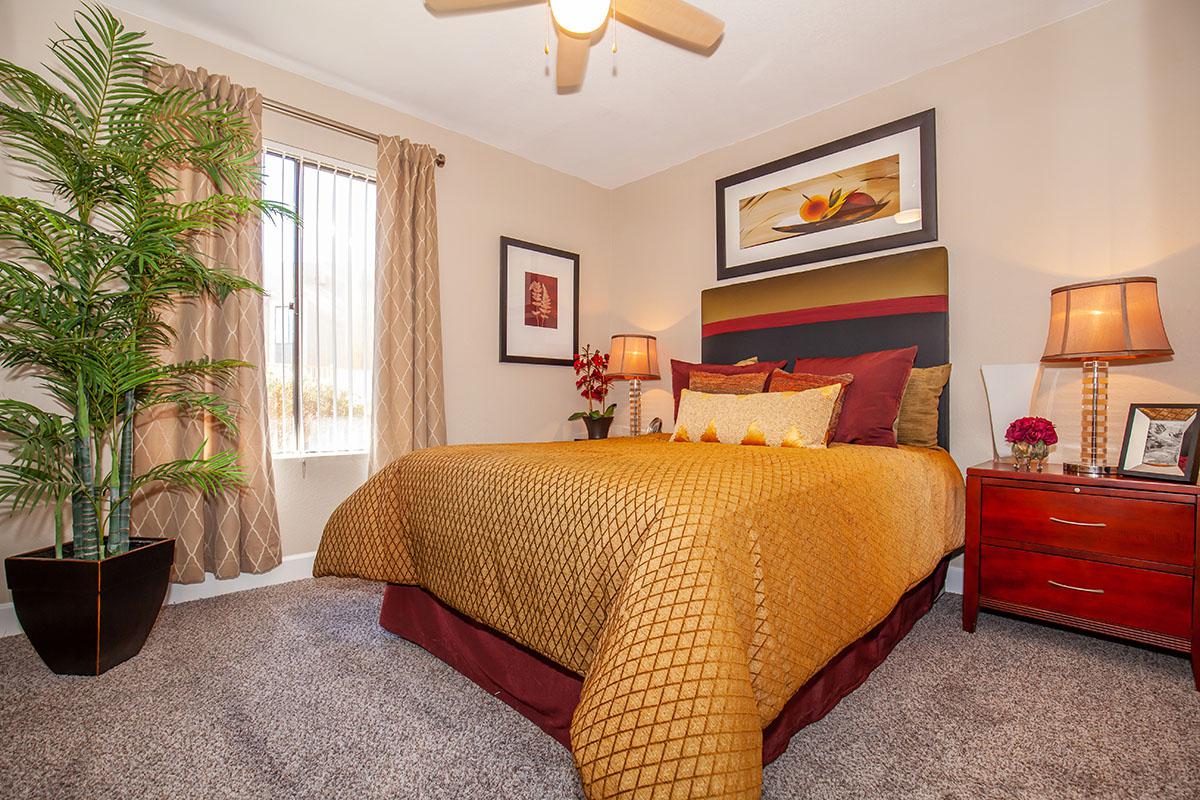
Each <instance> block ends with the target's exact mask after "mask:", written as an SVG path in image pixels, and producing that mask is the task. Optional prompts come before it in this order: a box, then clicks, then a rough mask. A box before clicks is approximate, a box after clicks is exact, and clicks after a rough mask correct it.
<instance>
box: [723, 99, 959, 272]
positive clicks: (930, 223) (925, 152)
mask: <svg viewBox="0 0 1200 800" xmlns="http://www.w3.org/2000/svg"><path fill="white" fill-rule="evenodd" d="M935 117H936V115H935V109H932V108H931V109H928V110H926V111H922V112H920V113H917V114H913V115H911V116H908V117H904V118H903V119H898V120H895V121H893V122H888V123H886V124H884V125H879V126H877V127H874V128H871V129H870V130H865V131H862V132H861V133H856V134H853V135H851V136H846V137H844V138H841V139H838V140H836V141H833V142H829V143H827V144H823V145H820V146H818V147H813V148H810V149H808V150H804V151H802V152H799V153H796V154H795V155H791V156H786V157H784V158H780V159H777V160H775V161H770V162H768V163H766V164H763V165H761V166H758V167H754V168H752V169H748V170H744V171H742V172H738V173H736V174H734V175H729V176H726V177H724V178H721V179H720V180H718V181H717V183H716V201H717V203H716V215H717V280H718V281H722V280H727V279H729V278H738V277H742V276H743V275H754V274H757V273H759V272H770V271H772V270H777V269H786V268H787V267H795V266H799V265H801V264H813V263H816V262H819V261H830V260H833V259H837V258H845V257H847V256H857V255H862V254H863V253H873V252H876V251H879V250H892V249H895V248H897V247H908V246H910V245H915V244H923V243H925V242H932V241H936V240H937V236H938V233H937V142H936V137H937V132H936V124H935V123H936V119H935ZM914 128H915V129H918V130H919V138H920V144H919V148H920V153H921V175H920V183H921V227H920V228H919V229H917V230H911V231H904V232H901V233H897V234H893V235H891V236H880V237H876V238H872V239H864V240H861V241H857V242H849V243H846V244H839V245H833V246H830V247H823V248H819V249H815V250H809V251H806V252H803V253H795V254H790V255H785V256H778V257H775V258H768V259H764V260H762V261H755V262H751V263H748V264H740V265H738V266H733V267H729V266H726V257H725V246H726V241H727V240H726V237H727V236H728V232H727V231H726V230H725V190H726V189H728V188H729V187H731V186H736V185H737V184H739V183H744V182H745V181H749V180H754V179H756V178H761V177H763V176H764V175H770V174H771V173H773V172H779V171H781V170H785V169H789V168H791V167H794V166H796V165H798V164H803V163H805V162H808V161H813V160H815V159H818V158H824V157H825V156H829V155H833V154H836V153H838V152H840V151H842V150H848V149H850V148H852V147H858V146H859V145H863V144H867V143H868V142H873V141H875V140H876V139H883V138H885V137H888V136H893V135H895V134H897V133H902V132H904V131H907V130H912V129H914ZM735 235H736V234H735Z"/></svg>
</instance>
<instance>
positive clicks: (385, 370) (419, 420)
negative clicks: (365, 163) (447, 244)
mask: <svg viewBox="0 0 1200 800" xmlns="http://www.w3.org/2000/svg"><path fill="white" fill-rule="evenodd" d="M436 156H437V152H436V151H435V150H434V149H433V148H432V147H429V146H428V145H423V144H413V143H412V142H410V141H409V140H407V139H399V138H397V137H394V136H385V137H383V138H381V139H380V140H379V163H378V167H377V170H378V175H377V177H376V181H377V184H376V186H377V189H376V191H377V197H378V201H377V206H376V208H377V211H376V218H375V379H374V384H373V386H374V409H373V413H372V415H371V461H370V467H371V472H375V471H377V470H379V469H380V468H381V467H384V466H386V465H387V464H388V462H390V461H392V460H394V459H396V458H399V457H400V456H402V455H404V454H405V453H409V452H412V451H413V450H416V449H418V448H422V447H433V446H435V445H440V444H445V443H446V414H445V407H444V403H443V400H442V322H441V311H440V303H439V299H438V246H437V198H436V196H435V194H434V186H433V183H434V170H435V169H436V165H435V164H434V158H435V157H436Z"/></svg>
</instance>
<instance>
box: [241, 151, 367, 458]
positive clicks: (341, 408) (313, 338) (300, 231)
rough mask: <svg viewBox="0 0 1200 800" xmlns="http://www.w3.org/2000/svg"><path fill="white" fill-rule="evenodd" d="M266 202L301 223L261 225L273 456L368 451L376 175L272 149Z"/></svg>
mask: <svg viewBox="0 0 1200 800" xmlns="http://www.w3.org/2000/svg"><path fill="white" fill-rule="evenodd" d="M263 197H264V199H266V200H271V201H274V202H277V203H280V204H282V205H283V206H285V207H287V208H289V209H291V210H292V211H293V212H295V213H296V214H297V216H298V218H299V221H300V224H299V225H297V224H296V223H295V222H293V221H291V220H287V219H279V218H275V217H271V216H267V217H266V218H265V219H264V225H263V267H264V270H263V272H264V275H263V277H264V280H263V288H264V289H266V297H265V299H264V302H265V303H266V315H265V316H266V337H267V360H268V363H267V365H266V369H267V393H268V414H269V416H270V430H271V445H272V450H273V452H275V453H282V454H289V453H333V452H355V451H364V450H366V449H367V447H368V443H369V440H370V428H371V425H370V413H371V358H372V345H371V343H372V341H373V335H372V334H373V325H374V307H375V303H374V273H375V179H374V176H372V175H371V174H370V173H369V171H367V170H366V169H364V168H361V167H352V166H350V165H346V164H339V163H335V162H333V161H332V160H329V159H324V158H321V157H318V156H314V155H312V154H306V153H303V152H299V151H293V150H284V149H282V148H279V149H276V148H268V149H266V150H265V151H264V153H263Z"/></svg>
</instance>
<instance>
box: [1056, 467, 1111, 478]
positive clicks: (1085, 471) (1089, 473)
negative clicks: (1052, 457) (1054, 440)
mask: <svg viewBox="0 0 1200 800" xmlns="http://www.w3.org/2000/svg"><path fill="white" fill-rule="evenodd" d="M1062 467H1063V473H1064V474H1066V475H1083V476H1085V477H1089V478H1103V477H1106V476H1110V475H1116V474H1117V468H1116V467H1114V466H1113V465H1112V464H1063V465H1062Z"/></svg>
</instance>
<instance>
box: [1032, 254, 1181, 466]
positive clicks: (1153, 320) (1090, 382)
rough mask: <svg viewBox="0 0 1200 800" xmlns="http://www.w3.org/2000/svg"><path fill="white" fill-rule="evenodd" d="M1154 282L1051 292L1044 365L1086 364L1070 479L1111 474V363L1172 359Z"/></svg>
mask: <svg viewBox="0 0 1200 800" xmlns="http://www.w3.org/2000/svg"><path fill="white" fill-rule="evenodd" d="M1174 352H1175V351H1174V350H1172V349H1171V343H1170V342H1168V341H1167V332H1166V330H1165V329H1164V328H1163V321H1162V312H1161V311H1160V310H1159V307H1158V281H1157V280H1156V279H1155V278H1113V279H1109V280H1103V281H1092V282H1091V283H1075V284H1072V285H1070V286H1060V287H1058V288H1057V289H1054V290H1052V291H1051V292H1050V331H1049V333H1048V334H1047V336H1046V352H1045V353H1043V354H1042V361H1043V362H1055V361H1082V362H1083V425H1082V433H1081V439H1080V450H1081V453H1080V461H1079V463H1067V464H1063V471H1064V472H1066V473H1069V474H1072V475H1091V476H1097V475H1111V474H1112V473H1113V472H1114V471H1115V468H1114V467H1111V466H1109V465H1108V362H1109V361H1115V360H1117V359H1131V358H1149V357H1154V356H1169V355H1172V354H1173V353H1174Z"/></svg>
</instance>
